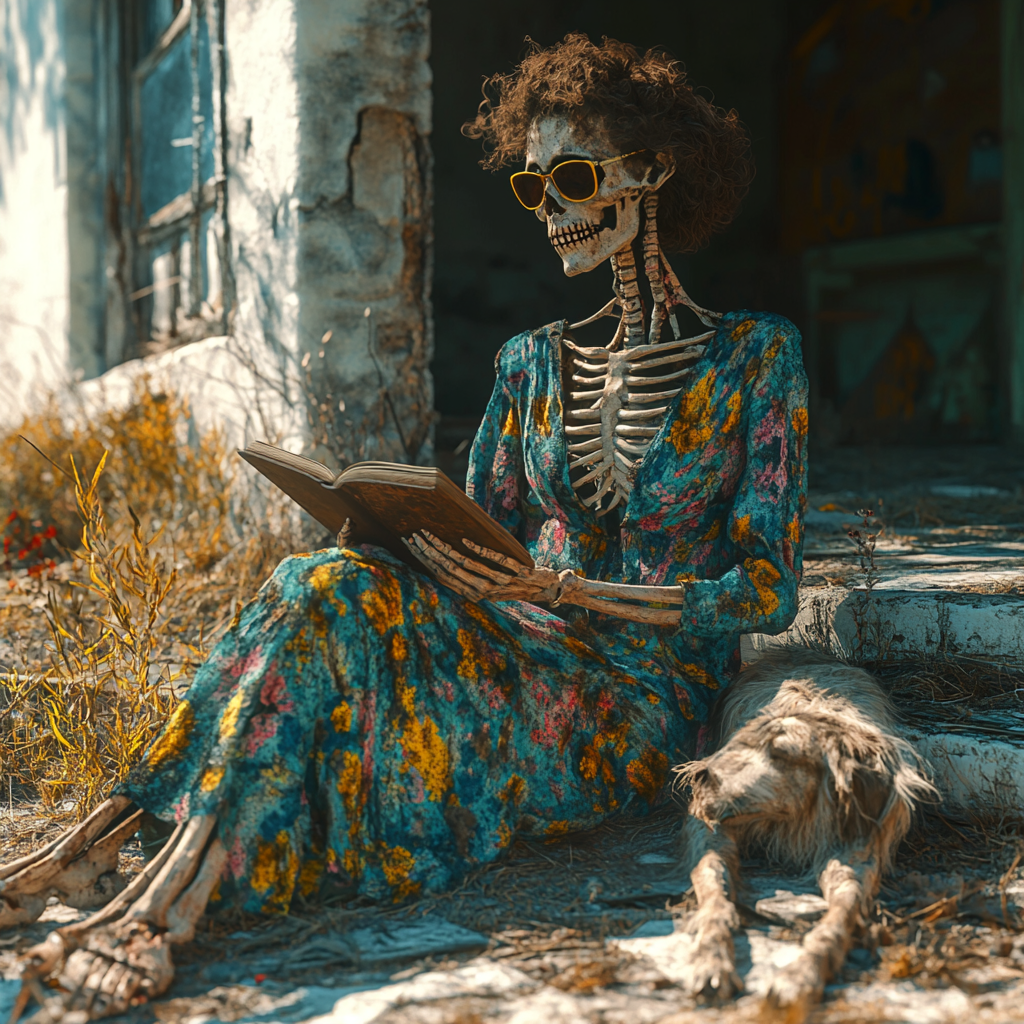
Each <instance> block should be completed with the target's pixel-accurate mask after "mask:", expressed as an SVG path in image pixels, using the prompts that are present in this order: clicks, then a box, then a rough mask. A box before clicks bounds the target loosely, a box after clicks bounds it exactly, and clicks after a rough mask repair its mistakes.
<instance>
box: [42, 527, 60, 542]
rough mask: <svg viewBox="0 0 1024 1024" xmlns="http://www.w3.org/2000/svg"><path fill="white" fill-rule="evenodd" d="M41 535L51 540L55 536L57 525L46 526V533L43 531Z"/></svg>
mask: <svg viewBox="0 0 1024 1024" xmlns="http://www.w3.org/2000/svg"><path fill="white" fill-rule="evenodd" d="M43 536H44V537H45V538H46V539H47V540H51V539H52V538H54V537H56V536H57V527H56V526H48V527H47V528H46V533H44V534H43Z"/></svg>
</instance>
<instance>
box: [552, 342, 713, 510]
mask: <svg viewBox="0 0 1024 1024" xmlns="http://www.w3.org/2000/svg"><path fill="white" fill-rule="evenodd" d="M714 333H715V332H714V331H707V332H706V333H704V334H701V335H698V336H696V337H693V338H680V339H677V340H675V341H668V342H662V343H660V344H654V345H637V346H634V347H632V348H624V349H620V350H618V351H616V350H612V349H608V348H583V347H581V346H579V345H576V344H575V343H574V342H572V341H570V340H569V339H568V338H566V339H564V343H565V345H566V346H567V347H568V348H569V349H570V350H571V351H572V353H573V355H572V357H571V359H572V366H573V373H572V380H573V381H574V382H575V383H576V384H580V385H583V386H584V390H580V391H571V392H570V393H569V402H568V407H567V410H566V419H567V424H566V428H565V433H566V438H567V441H568V453H569V468H570V470H571V471H572V477H573V481H572V486H573V489H574V490H575V491H577V492H581V491H582V492H584V493H583V494H581V499H582V501H583V503H584V504H585V505H587V506H588V507H596V508H597V510H598V514H599V515H602V514H604V513H605V512H608V511H610V510H611V509H613V508H615V507H616V506H617V505H619V504H621V503H622V502H624V501H626V500H627V499H628V498H629V495H630V492H631V491H632V488H633V483H632V472H633V470H634V468H635V467H636V465H637V463H638V462H639V461H640V460H641V459H642V458H643V457H644V455H645V454H646V453H647V449H648V448H649V447H650V445H651V441H652V440H653V439H654V437H655V436H656V435H657V433H658V432H659V431H660V430H661V427H662V424H663V423H664V419H665V413H666V412H667V411H668V408H669V403H670V402H671V401H672V399H673V398H675V396H676V395H678V394H679V392H680V391H681V390H682V388H683V383H684V379H685V378H686V376H687V375H688V374H689V372H690V367H691V366H692V365H693V363H694V362H696V360H697V359H698V358H699V357H700V355H701V354H702V353H703V352H704V343H705V342H707V341H708V339H709V338H711V337H713V335H714ZM662 366H664V367H667V368H670V369H669V372H667V373H665V372H662V373H653V374H652V373H650V371H651V370H654V369H655V368H657V367H662ZM660 385H669V386H668V387H667V388H665V387H661V386H660ZM652 386H657V387H656V389H655V390H653V391H652V390H647V389H649V388H651V387H652ZM587 491H590V492H591V493H589V494H587V493H586V492H587Z"/></svg>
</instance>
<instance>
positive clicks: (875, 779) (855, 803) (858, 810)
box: [826, 733, 893, 842]
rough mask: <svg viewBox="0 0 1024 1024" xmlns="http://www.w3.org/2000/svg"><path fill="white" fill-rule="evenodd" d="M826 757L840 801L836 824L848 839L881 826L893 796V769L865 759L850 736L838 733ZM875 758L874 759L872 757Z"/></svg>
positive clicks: (834, 736) (833, 787)
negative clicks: (880, 767) (854, 747)
mask: <svg viewBox="0 0 1024 1024" xmlns="http://www.w3.org/2000/svg"><path fill="white" fill-rule="evenodd" d="M831 739H832V742H831V743H829V744H828V745H827V754H826V761H827V763H828V768H829V773H830V774H831V780H830V783H831V787H832V790H833V793H834V796H835V802H836V825H837V828H838V831H839V836H840V838H841V839H842V840H843V841H844V842H852V841H854V840H857V839H864V838H865V837H866V836H868V835H870V834H871V832H872V831H873V830H874V829H876V828H878V826H879V824H880V823H881V820H882V818H883V816H884V815H885V812H886V809H887V808H888V806H889V802H890V800H891V799H892V796H893V785H892V775H891V773H889V772H887V771H885V769H884V768H883V769H877V768H873V767H871V766H870V765H867V764H865V763H864V761H863V760H862V759H861V758H860V757H858V756H857V752H856V751H855V750H854V749H852V748H853V744H852V743H851V742H850V738H849V737H848V736H844V735H840V734H838V733H836V734H834V735H833V736H832V737H831ZM872 760H873V759H872Z"/></svg>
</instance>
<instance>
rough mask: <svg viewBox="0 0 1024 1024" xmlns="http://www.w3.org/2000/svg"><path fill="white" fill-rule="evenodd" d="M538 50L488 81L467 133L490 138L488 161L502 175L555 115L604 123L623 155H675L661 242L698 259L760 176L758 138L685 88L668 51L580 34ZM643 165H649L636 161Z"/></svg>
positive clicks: (661, 199) (533, 47) (663, 194)
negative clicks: (755, 155) (541, 121)
mask: <svg viewBox="0 0 1024 1024" xmlns="http://www.w3.org/2000/svg"><path fill="white" fill-rule="evenodd" d="M526 42H527V44H528V45H529V48H530V49H529V52H528V54H527V56H526V58H525V59H524V60H523V61H522V63H520V65H519V66H518V67H517V68H516V69H515V71H513V72H512V73H511V74H508V75H500V74H499V75H492V76H491V77H490V78H488V79H486V80H485V82H484V97H485V98H484V101H483V102H482V103H481V104H480V108H479V110H478V112H477V115H476V118H475V119H474V120H472V121H469V122H467V123H466V124H465V125H463V127H462V131H463V134H465V135H468V136H469V137H470V138H473V139H482V140H483V142H484V150H485V153H486V156H485V157H484V159H483V160H481V161H480V163H481V165H482V166H483V167H485V168H487V169H488V170H497V169H498V168H499V167H504V166H505V165H506V164H509V163H511V162H513V161H515V160H517V159H520V158H522V156H523V155H524V153H525V151H526V138H527V133H528V132H529V129H530V125H531V124H532V123H533V122H534V121H535V120H536V119H537V118H538V117H544V116H546V115H551V114H555V115H561V116H564V117H568V118H569V119H570V121H572V122H575V123H577V124H579V123H583V122H586V121H589V120H591V119H592V118H595V117H596V118H599V119H600V120H601V121H602V122H603V123H604V125H605V127H606V129H607V131H608V132H609V134H610V136H611V139H612V141H613V142H614V143H616V145H618V146H619V147H620V150H621V151H622V152H626V151H628V150H631V149H637V148H639V147H644V148H645V149H648V150H651V151H653V152H656V153H668V154H671V156H672V157H673V158H674V159H675V163H676V172H675V174H674V175H672V177H671V178H669V180H668V181H667V182H665V184H664V185H663V186H662V187H661V189H660V190H659V192H658V229H659V230H658V234H659V236H660V238H661V244H662V247H663V248H664V249H666V250H668V251H670V252H693V251H694V250H696V249H699V248H700V247H701V246H703V245H706V244H707V242H708V241H709V240H710V238H711V236H712V234H714V232H716V231H719V230H721V229H722V228H724V227H725V226H726V225H727V224H728V223H729V222H730V221H731V220H732V219H733V217H734V216H735V215H736V211H737V209H738V208H739V204H740V200H741V199H742V198H743V196H744V195H745V194H746V192H747V189H748V188H749V186H750V182H751V180H752V178H753V176H754V165H753V162H752V161H751V158H750V140H749V139H748V137H747V133H746V131H745V129H744V127H743V125H742V124H741V123H740V120H739V116H738V115H737V113H736V111H735V110H730V111H728V112H726V111H724V110H722V109H720V108H718V107H715V106H714V105H712V104H711V103H709V102H708V101H707V100H706V99H704V97H703V96H699V95H697V93H695V92H694V91H693V87H692V86H690V85H687V84H686V71H685V70H684V69H683V67H682V65H680V64H679V62H678V61H675V60H673V59H672V58H671V57H670V56H669V55H668V54H667V53H665V52H664V51H663V50H660V49H654V50H648V51H647V52H646V53H645V54H644V55H643V56H641V55H640V52H639V51H638V50H637V49H636V47H635V46H630V45H629V44H628V43H621V42H619V41H618V40H617V39H610V38H609V37H608V36H604V37H602V41H601V45H600V46H598V45H596V44H595V43H592V42H591V41H590V39H589V37H588V36H586V35H584V34H582V33H577V32H571V33H569V35H567V36H566V37H565V39H564V40H563V41H562V42H560V43H556V44H555V45H554V46H550V47H547V48H546V49H545V48H543V47H541V46H540V45H538V44H537V43H535V42H534V41H533V40H532V39H530V37H529V36H527V37H526ZM634 159H637V160H641V159H643V158H642V157H637V158H634Z"/></svg>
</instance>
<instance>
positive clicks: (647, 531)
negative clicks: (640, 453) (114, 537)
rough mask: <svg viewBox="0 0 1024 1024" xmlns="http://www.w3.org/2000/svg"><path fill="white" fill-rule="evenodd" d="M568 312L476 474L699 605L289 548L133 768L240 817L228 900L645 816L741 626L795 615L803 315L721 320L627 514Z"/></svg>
mask: <svg viewBox="0 0 1024 1024" xmlns="http://www.w3.org/2000/svg"><path fill="white" fill-rule="evenodd" d="M565 330H566V325H565V323H564V322H560V323H556V324H552V325H550V326H548V327H544V328H541V329H540V330H536V331H531V332H528V333H525V334H521V335H519V336H518V337H516V338H513V339H512V340H511V341H510V342H508V343H507V344H506V345H505V346H504V348H503V349H502V350H501V353H500V354H499V356H498V359H497V371H498V379H497V383H496V385H495V388H494V394H493V396H492V398H491V401H490V405H489V406H488V409H487V413H486V415H485V417H484V420H483V423H482V425H481V427H480V430H479V432H478V433H477V436H476V440H475V442H474V445H473V449H472V455H471V459H470V468H469V480H468V484H467V491H468V493H469V494H470V496H471V497H473V498H474V499H475V500H476V501H477V502H478V503H479V504H480V505H481V506H482V507H483V508H484V509H485V510H486V511H487V512H488V513H489V514H490V515H491V516H493V517H494V518H495V519H496V520H498V522H500V523H502V524H503V525H504V526H505V527H506V528H507V529H508V530H509V531H510V532H512V533H513V534H515V535H517V536H518V537H519V538H520V540H522V542H523V543H524V544H525V545H526V546H527V548H528V549H529V550H530V552H531V554H532V555H533V556H534V558H535V560H536V561H537V562H538V563H543V564H546V565H548V566H550V567H552V568H554V569H563V568H573V569H577V570H581V571H582V572H583V573H584V574H585V575H586V576H588V577H590V578H592V579H599V580H606V581H615V582H623V583H635V584H662V585H666V586H674V585H677V584H682V585H683V586H684V588H685V604H684V608H683V613H682V621H681V624H680V625H679V626H678V627H657V626H649V625H640V624H635V623H630V622H627V621H625V620H622V619H618V618H611V617H607V616H604V615H592V616H591V617H590V618H589V620H588V619H587V617H586V616H585V615H581V614H579V613H578V611H579V610H577V613H576V614H573V613H571V611H569V610H564V609H562V608H559V609H556V611H558V612H563V613H564V614H565V617H564V618H563V617H561V616H560V615H558V614H555V613H554V612H553V611H548V610H545V609H543V608H539V607H536V606H534V605H531V604H528V603H525V602H519V601H507V602H487V601H485V602H481V603H479V604H477V603H473V602H471V601H468V600H466V599H465V598H462V597H460V596H459V595H457V594H455V593H454V592H452V591H450V590H448V589H447V588H445V587H444V586H442V585H440V584H438V583H435V582H434V581H433V580H432V579H431V578H430V577H428V576H427V575H425V574H423V573H420V572H417V571H415V570H413V569H411V568H410V567H409V566H407V565H406V564H405V563H404V562H402V561H400V560H398V559H397V558H395V557H394V556H392V555H391V554H389V553H388V552H387V551H385V550H383V549H381V548H376V547H371V546H363V547H355V548H351V549H340V550H339V549H338V548H334V547H332V548H327V549H324V550H322V551H314V552H311V553H309V554H301V555H295V556H293V557H291V558H288V559H286V560H285V561H284V562H282V563H281V565H280V566H279V567H278V569H277V570H276V571H275V573H274V575H273V576H272V577H271V578H270V579H269V580H268V581H267V582H266V583H265V584H264V586H263V587H262V588H261V590H260V591H259V593H258V594H257V595H256V597H255V598H254V599H253V600H252V601H251V602H250V603H249V604H248V605H247V606H246V607H245V608H244V609H243V610H242V612H241V614H240V615H239V616H238V617H237V621H236V622H235V623H234V624H233V625H232V627H231V629H230V630H229V632H228V633H227V634H226V635H225V637H224V638H223V639H222V640H221V641H220V643H219V644H218V645H217V646H216V648H215V649H214V651H213V653H212V654H211V656H210V657H209V659H208V660H207V661H206V662H205V664H204V665H203V666H202V667H201V668H200V670H199V671H198V672H197V674H196V678H195V681H194V682H193V684H192V686H191V688H190V689H189V691H188V693H187V694H186V696H185V698H184V700H183V701H182V702H181V704H180V705H179V706H178V708H177V709H176V711H175V713H174V715H173V716H172V718H171V719H170V721H169V722H168V723H167V725H166V726H165V727H164V729H163V731H162V732H161V733H160V735H159V736H158V737H157V738H156V739H155V740H154V742H153V743H152V744H151V745H150V747H149V748H148V750H147V752H146V754H145V756H144V758H143V760H142V762H141V763H140V765H139V766H138V768H137V769H136V770H135V772H134V773H133V774H132V776H131V777H130V778H129V780H128V781H127V783H125V784H124V785H123V786H122V787H121V792H123V793H125V794H127V795H128V796H130V797H131V798H132V799H133V800H135V801H136V802H137V803H138V804H139V805H140V806H142V807H144V808H145V809H147V810H149V811H151V812H153V813H155V814H157V815H159V816H160V817H163V818H165V819H168V820H170V819H173V820H177V821H181V820H184V819H186V818H188V817H189V816H191V815H196V814H206V813H215V814H217V815H218V830H219V836H220V839H221V840H222V842H223V843H224V845H225V847H226V848H227V850H228V852H229V859H228V863H227V866H226V868H225V871H224V874H223V876H222V878H221V881H220V883H219V885H218V888H217V890H216V891H215V894H214V897H213V900H214V901H215V902H216V901H219V902H220V903H221V904H225V903H227V902H229V901H230V902H231V903H232V904H233V905H237V906H243V907H245V908H246V909H249V910H264V911H279V912H280V911H286V910H287V909H288V907H289V905H290V903H291V901H292V899H293V898H294V897H295V896H296V895H297V894H301V895H302V896H304V897H307V898H309V897H314V896H316V895H317V894H318V893H323V892H325V891H326V890H328V889H333V890H335V891H338V892H340V893H351V894H352V895H353V896H354V895H356V894H363V895H367V896H370V897H374V898H384V899H396V900H398V899H402V898H405V897H408V896H412V895H414V894H416V893H419V892H421V891H425V890H435V891H436V890H443V889H444V888H446V887H449V886H451V885H453V884H454V883H456V882H457V881H458V879H459V878H460V877H461V876H462V875H464V874H465V872H466V871H467V870H469V869H470V868H471V867H473V866H474V865H478V864H482V863H485V862H487V861H490V860H493V859H494V858H495V857H497V856H499V855H500V854H501V852H502V851H503V850H504V849H506V848H507V847H508V846H509V844H510V843H511V842H512V840H513V838H514V837H515V836H517V835H534V836H537V835H541V836H558V835H561V834H564V833H568V832H572V831H574V830H578V829H584V828H588V827H591V826H593V825H595V824H596V823H598V822H600V821H601V820H602V819H604V818H606V817H607V816H608V815H611V814H616V813H623V812H626V813H644V812H646V811H647V810H648V809H649V808H651V807H652V806H653V805H654V804H655V803H656V802H657V801H658V799H659V796H660V795H661V794H662V791H663V789H664V787H665V783H666V780H668V779H669V777H670V772H671V769H672V767H673V766H674V765H675V764H678V763H679V762H681V761H685V760H688V759H690V758H692V757H693V756H694V755H695V754H696V753H697V751H698V749H699V746H700V742H701V733H702V725H703V723H705V722H706V721H707V718H708V712H709V709H710V707H711V704H712V703H713V702H714V700H715V697H716V696H717V694H718V692H719V689H720V688H721V687H723V686H724V685H726V683H727V682H728V679H729V677H730V673H732V672H733V671H734V670H735V668H736V667H737V664H738V645H739V637H740V634H742V633H748V632H762V633H776V632H779V631H781V630H783V629H785V628H786V627H787V626H788V625H789V624H790V622H791V621H792V619H793V617H794V614H795V611H796V592H797V583H798V579H799V575H800V566H801V543H802V516H803V509H804V502H805V485H806V469H805V459H806V434H807V410H806V380H805V377H804V372H803V367H802V363H801V357H800V348H799V335H798V334H797V332H796V330H795V328H794V327H793V326H792V324H790V323H789V322H788V321H786V320H784V319H781V318H779V317H775V316H769V315H763V314H751V313H732V314H729V315H727V316H726V317H725V318H724V319H723V320H722V323H721V326H720V327H719V328H718V330H717V333H716V335H715V337H714V339H713V340H712V341H711V342H710V343H709V344H708V346H707V349H706V351H705V353H704V355H703V356H702V357H701V360H700V362H699V363H697V364H696V366H695V367H694V369H693V371H692V376H691V377H690V379H689V386H688V387H687V388H686V389H684V390H683V391H682V392H681V393H680V394H679V395H678V396H677V397H676V398H675V399H674V400H673V405H672V406H671V407H670V410H669V413H668V414H667V417H666V421H665V424H664V426H663V427H662V429H661V431H660V432H659V434H658V435H657V437H655V439H654V442H653V443H652V445H651V447H650V449H649V450H648V452H647V454H646V455H645V456H644V458H643V460H642V462H641V463H640V464H639V466H638V467H637V471H636V476H635V480H634V487H633V492H632V495H631V497H630V500H629V502H628V504H627V505H626V507H625V510H624V512H623V513H622V514H621V515H620V516H618V518H614V516H615V515H618V510H616V512H615V513H614V514H609V515H606V516H602V517H598V516H596V515H595V514H594V513H593V512H591V511H590V510H589V509H588V508H586V507H585V506H584V505H583V503H582V502H581V501H580V499H579V498H578V497H577V495H576V494H575V492H574V491H573V490H572V487H571V484H570V479H569V474H568V469H567V461H566V440H565V430H564V425H563V418H562V409H563V407H562V398H561V383H560V381H561V377H560V368H561V338H562V335H563V333H564V332H565Z"/></svg>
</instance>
